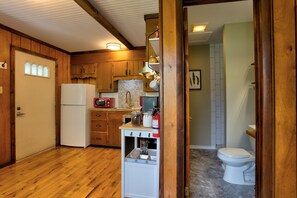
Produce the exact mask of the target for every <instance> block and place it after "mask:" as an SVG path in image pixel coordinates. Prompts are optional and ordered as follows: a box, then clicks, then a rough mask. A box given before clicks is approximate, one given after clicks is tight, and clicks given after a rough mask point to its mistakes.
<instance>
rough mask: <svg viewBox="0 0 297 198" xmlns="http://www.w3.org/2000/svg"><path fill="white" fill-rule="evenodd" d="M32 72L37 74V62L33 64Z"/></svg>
mask: <svg viewBox="0 0 297 198" xmlns="http://www.w3.org/2000/svg"><path fill="white" fill-rule="evenodd" d="M31 74H32V75H34V76H36V75H37V66H36V64H33V65H32V71H31Z"/></svg>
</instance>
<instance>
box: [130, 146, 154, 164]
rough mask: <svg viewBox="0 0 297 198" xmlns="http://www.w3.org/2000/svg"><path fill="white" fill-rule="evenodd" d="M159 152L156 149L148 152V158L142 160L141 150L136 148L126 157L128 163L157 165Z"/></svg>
mask: <svg viewBox="0 0 297 198" xmlns="http://www.w3.org/2000/svg"><path fill="white" fill-rule="evenodd" d="M156 159H157V151H156V150H154V149H149V150H148V158H147V159H142V158H141V155H140V149H139V148H135V149H133V150H132V151H131V152H130V153H129V154H128V155H127V156H126V157H125V161H126V162H134V163H141V164H157V160H156Z"/></svg>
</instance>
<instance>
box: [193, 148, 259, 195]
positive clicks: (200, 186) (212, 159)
mask: <svg viewBox="0 0 297 198" xmlns="http://www.w3.org/2000/svg"><path fill="white" fill-rule="evenodd" d="M221 164H222V163H221V161H220V159H219V158H218V157H217V151H216V150H202V149H191V153H190V166H191V168H190V177H191V178H190V185H191V198H196V197H203V198H204V197H205V198H213V197H214V198H217V197H219V198H253V197H255V189H254V186H247V185H236V184H230V183H228V182H225V181H224V180H223V175H224V170H223V168H222V166H221Z"/></svg>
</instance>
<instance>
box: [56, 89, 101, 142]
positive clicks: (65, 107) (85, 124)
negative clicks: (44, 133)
mask: <svg viewBox="0 0 297 198" xmlns="http://www.w3.org/2000/svg"><path fill="white" fill-rule="evenodd" d="M95 95H96V91H95V85H89V84H62V85H61V145H65V146H74V147H84V148H85V147H87V146H88V145H90V115H89V110H88V109H89V108H91V107H92V106H93V98H94V97H95Z"/></svg>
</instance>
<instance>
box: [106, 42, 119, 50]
mask: <svg viewBox="0 0 297 198" xmlns="http://www.w3.org/2000/svg"><path fill="white" fill-rule="evenodd" d="M106 48H107V49H110V50H120V49H121V44H119V43H107V44H106Z"/></svg>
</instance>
